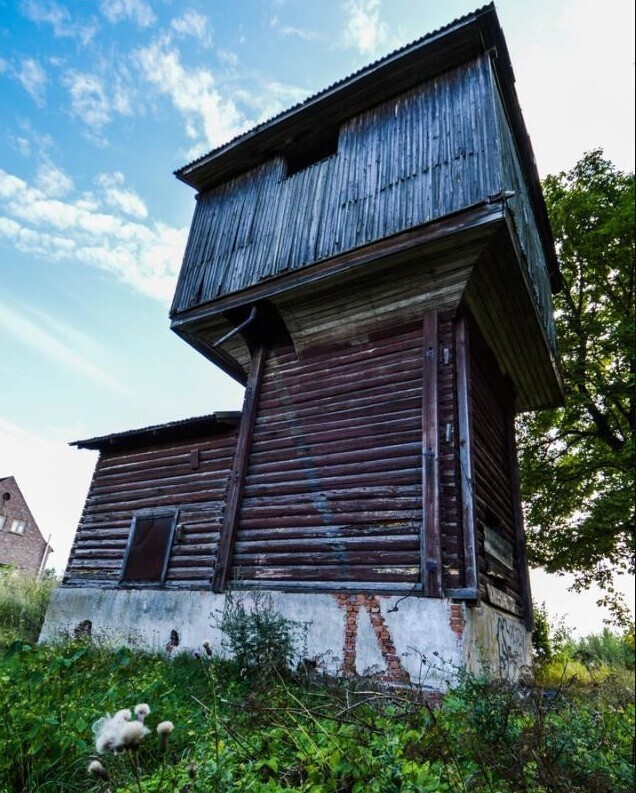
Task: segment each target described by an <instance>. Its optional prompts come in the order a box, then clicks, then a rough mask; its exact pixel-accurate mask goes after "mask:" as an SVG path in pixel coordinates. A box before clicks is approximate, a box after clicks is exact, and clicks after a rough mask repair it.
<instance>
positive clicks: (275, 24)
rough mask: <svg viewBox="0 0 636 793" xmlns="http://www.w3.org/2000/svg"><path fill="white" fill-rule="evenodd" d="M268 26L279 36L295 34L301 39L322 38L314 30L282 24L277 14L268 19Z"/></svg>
mask: <svg viewBox="0 0 636 793" xmlns="http://www.w3.org/2000/svg"><path fill="white" fill-rule="evenodd" d="M269 24H270V27H271V28H272V29H273V30H275V31H276V32H277V33H280V35H281V36H296V37H297V38H299V39H302V40H303V41H319V40H320V39H322V38H324V37H323V36H321V35H320V33H317V32H316V31H315V30H307V29H305V28H296V27H294V26H293V25H283V24H282V23H281V21H280V19H279V18H278V17H277V16H273V17H272V18H271V19H270V22H269Z"/></svg>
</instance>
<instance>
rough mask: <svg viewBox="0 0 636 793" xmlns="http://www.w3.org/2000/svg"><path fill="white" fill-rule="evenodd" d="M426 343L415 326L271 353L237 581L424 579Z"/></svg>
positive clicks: (383, 581)
mask: <svg viewBox="0 0 636 793" xmlns="http://www.w3.org/2000/svg"><path fill="white" fill-rule="evenodd" d="M422 345H423V342H422V335H421V330H420V331H419V332H416V331H415V328H414V326H413V324H410V325H409V324H407V325H406V326H401V327H397V328H395V327H393V328H391V329H390V330H386V331H385V332H384V333H383V334H381V335H380V337H378V338H374V339H372V340H369V341H367V342H365V343H359V344H355V345H348V344H345V345H342V346H341V347H339V348H333V347H332V348H329V349H322V350H313V351H312V352H311V354H307V355H305V356H303V357H302V358H300V359H298V358H297V356H296V354H295V352H294V350H293V348H291V347H289V348H279V349H276V350H273V351H272V353H271V357H270V359H269V360H268V364H267V367H266V370H265V373H264V376H263V382H262V389H261V395H260V400H259V411H258V416H257V419H256V422H255V425H254V438H253V444H252V452H251V457H250V464H249V467H248V471H247V476H246V480H245V489H244V493H243V500H242V507H241V512H240V521H239V527H238V531H237V538H236V544H235V549H234V555H233V580H234V582H235V583H240V582H241V581H242V582H246V581H253V582H259V584H260V583H269V584H274V583H276V582H278V583H281V584H285V583H292V584H294V583H295V584H297V585H300V584H302V582H307V584H308V585H309V584H311V586H312V587H313V588H314V589H320V588H321V587H322V585H323V584H328V583H329V582H331V583H334V582H341V583H342V584H343V585H344V584H352V583H355V582H356V581H361V582H363V581H367V582H369V581H377V582H378V583H379V584H381V585H386V586H390V585H392V584H394V583H399V582H402V583H404V582H405V581H407V582H408V581H417V580H418V579H419V527H420V524H421V519H422V502H421V498H422V496H421V399H422V394H421V391H422V380H421V365H422V363H421V362H422ZM317 571H319V572H317Z"/></svg>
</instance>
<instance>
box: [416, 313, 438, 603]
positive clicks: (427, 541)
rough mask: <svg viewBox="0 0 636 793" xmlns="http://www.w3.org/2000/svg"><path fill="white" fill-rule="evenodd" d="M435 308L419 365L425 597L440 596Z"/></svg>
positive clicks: (427, 324)
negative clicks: (420, 373) (420, 364)
mask: <svg viewBox="0 0 636 793" xmlns="http://www.w3.org/2000/svg"><path fill="white" fill-rule="evenodd" d="M437 323H438V317H437V311H436V310H433V311H428V312H427V313H426V314H425V315H424V327H423V334H424V339H423V340H424V360H423V364H422V375H423V377H422V531H421V533H420V566H421V577H422V588H423V589H424V594H425V595H426V596H427V597H442V547H441V541H440V523H439V416H438V395H437V390H438V389H437V378H438V372H437V366H438V356H439V350H438V342H437Z"/></svg>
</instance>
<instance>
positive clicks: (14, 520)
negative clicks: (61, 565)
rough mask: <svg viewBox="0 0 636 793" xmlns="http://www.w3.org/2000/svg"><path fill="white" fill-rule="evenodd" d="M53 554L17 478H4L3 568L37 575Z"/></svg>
mask: <svg viewBox="0 0 636 793" xmlns="http://www.w3.org/2000/svg"><path fill="white" fill-rule="evenodd" d="M51 551H52V548H51V546H50V545H49V544H48V542H47V541H46V540H45V539H44V537H43V536H42V532H41V531H40V529H39V527H38V524H37V523H36V522H35V518H34V517H33V515H32V514H31V510H30V509H29V506H28V504H27V503H26V500H25V498H24V496H23V495H22V492H21V491H20V488H19V487H18V483H17V482H16V481H15V479H14V477H12V476H5V477H0V568H3V567H11V568H17V569H18V570H20V571H21V572H23V573H27V574H29V575H33V576H36V575H38V573H39V572H40V571H41V570H43V569H44V567H45V565H46V560H47V558H48V555H49V554H50V553H51Z"/></svg>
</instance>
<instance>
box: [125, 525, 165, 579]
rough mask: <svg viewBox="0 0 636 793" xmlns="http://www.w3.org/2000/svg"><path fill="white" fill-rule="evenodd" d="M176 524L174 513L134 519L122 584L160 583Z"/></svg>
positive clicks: (163, 576)
mask: <svg viewBox="0 0 636 793" xmlns="http://www.w3.org/2000/svg"><path fill="white" fill-rule="evenodd" d="M176 522H177V512H174V511H172V512H164V513H162V514H156V513H155V514H152V515H136V516H135V517H134V518H133V523H132V528H131V537H130V541H129V543H128V551H127V553H126V558H125V560H124V570H123V573H122V577H121V580H122V582H133V581H144V582H146V581H151V582H155V583H162V582H163V579H164V578H165V575H166V568H167V566H168V554H169V553H170V546H171V545H172V536H173V534H174V528H175V525H176Z"/></svg>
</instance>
